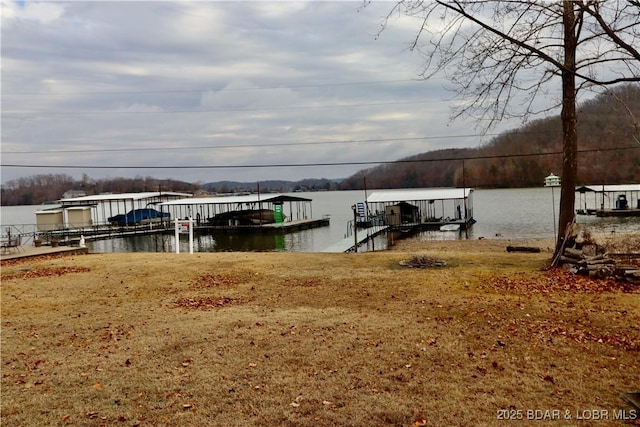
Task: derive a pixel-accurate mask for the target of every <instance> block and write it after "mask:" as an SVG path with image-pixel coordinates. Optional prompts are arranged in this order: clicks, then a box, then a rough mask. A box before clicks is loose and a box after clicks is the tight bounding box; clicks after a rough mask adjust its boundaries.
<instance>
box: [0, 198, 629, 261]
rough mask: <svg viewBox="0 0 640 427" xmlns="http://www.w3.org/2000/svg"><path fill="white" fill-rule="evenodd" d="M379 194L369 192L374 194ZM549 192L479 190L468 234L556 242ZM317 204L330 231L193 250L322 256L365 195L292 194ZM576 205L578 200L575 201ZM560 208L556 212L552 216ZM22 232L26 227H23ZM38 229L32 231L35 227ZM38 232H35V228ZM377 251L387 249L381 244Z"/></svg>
mask: <svg viewBox="0 0 640 427" xmlns="http://www.w3.org/2000/svg"><path fill="white" fill-rule="evenodd" d="M374 191H375V190H369V193H372V192H374ZM554 191H555V193H554V194H552V191H551V189H549V188H542V187H541V188H524V189H522V188H521V189H498V190H482V189H480V190H475V191H474V193H473V214H474V218H475V219H476V221H477V222H476V224H474V225H473V227H472V228H471V229H470V230H469V236H468V238H469V239H478V238H480V237H484V238H499V239H519V238H537V237H553V236H554V214H555V219H556V220H557V215H558V209H559V202H560V200H559V199H560V191H559V189H555V190H554ZM292 195H295V196H300V197H306V198H309V199H312V200H313V202H312V217H313V218H321V217H323V216H325V215H328V216H329V217H330V218H331V221H330V226H328V227H322V228H316V229H312V230H304V231H300V232H296V233H290V234H285V235H275V236H274V235H269V234H266V235H262V234H260V235H200V236H195V237H194V250H195V251H196V252H206V251H228V250H235V251H273V250H281V251H291V252H317V251H321V250H323V249H324V248H327V247H329V246H331V245H332V244H334V243H336V242H337V241H339V240H342V239H343V238H344V237H345V234H346V232H347V222H348V221H349V220H351V219H353V212H352V210H351V206H352V205H354V204H355V203H357V202H359V201H363V200H364V198H365V195H364V192H363V191H328V192H312V193H292ZM576 200H578V198H577V197H576ZM552 201H553V202H555V211H554V210H552V205H553V203H552ZM40 208H42V206H3V207H2V208H0V224H2V227H3V233H4V228H5V227H6V226H9V225H15V224H35V214H34V213H35V211H37V210H39V209H40ZM577 219H578V223H581V224H587V225H588V226H589V227H590V229H591V230H592V231H594V232H597V233H599V232H613V231H615V232H629V231H640V218H597V217H595V216H578V218H577ZM19 227H22V228H23V229H24V228H25V227H26V226H19ZM32 227H33V225H32ZM32 229H34V228H32ZM420 238H424V239H464V238H466V236H465V234H464V233H457V232H441V231H432V232H423V233H421V234H420ZM375 245H376V246H375V248H376V249H382V248H384V247H385V245H386V241H384V240H383V239H379V240H376V243H375ZM87 246H88V247H89V250H90V251H92V252H173V251H175V249H174V248H175V246H174V236H173V234H170V235H155V236H138V237H127V238H115V239H109V240H99V241H95V242H88V244H87ZM180 251H181V252H187V251H188V236H181V241H180Z"/></svg>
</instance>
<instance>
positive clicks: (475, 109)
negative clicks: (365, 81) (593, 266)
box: [381, 0, 640, 252]
mask: <svg viewBox="0 0 640 427" xmlns="http://www.w3.org/2000/svg"><path fill="white" fill-rule="evenodd" d="M400 15H402V16H409V17H413V18H415V19H416V25H417V33H416V37H415V39H414V40H413V42H412V44H411V48H412V49H414V50H415V51H417V52H420V53H421V54H422V55H423V56H424V59H425V63H424V68H423V72H422V77H423V78H426V79H428V78H431V77H433V76H435V75H436V74H439V73H441V72H442V73H444V74H445V75H446V77H447V78H448V80H449V81H451V82H452V83H453V88H452V89H453V91H454V93H455V95H456V96H455V97H454V99H457V103H455V104H454V105H453V108H452V111H453V114H452V115H453V118H454V119H455V118H460V117H462V116H468V117H471V118H472V119H474V120H476V121H477V123H478V124H479V127H480V128H482V129H483V130H488V129H490V128H491V127H493V126H495V125H496V124H497V123H498V122H500V121H501V120H503V119H505V118H510V117H520V118H522V119H523V121H526V120H527V118H528V117H530V116H532V115H534V114H540V113H544V112H548V111H551V110H553V109H555V108H556V107H561V114H560V117H561V120H562V129H563V167H562V172H561V176H562V186H561V197H560V215H559V219H558V236H557V244H556V252H558V251H559V249H560V247H561V244H562V239H563V236H564V231H565V229H566V227H567V226H568V225H569V224H570V223H571V222H572V221H573V219H574V215H575V213H574V204H575V186H576V179H577V165H578V162H577V154H578V135H577V131H576V124H577V114H576V103H577V101H578V97H579V92H580V91H586V90H592V91H602V90H606V87H609V86H612V85H616V84H619V83H624V82H638V81H640V53H639V51H638V49H637V48H636V47H637V46H640V2H637V1H632V0H561V1H547V0H449V1H444V0H425V1H419V0H416V1H399V2H398V3H396V4H395V6H394V7H393V8H392V9H391V11H390V12H389V14H388V15H387V16H386V18H385V19H384V20H383V22H382V30H381V31H384V28H385V27H386V26H387V25H389V24H390V22H391V21H392V20H393V18H394V17H396V16H400ZM554 85H556V86H555V89H554ZM558 86H559V87H561V88H562V91H561V96H559V97H556V98H555V99H554V98H553V96H550V94H552V93H557V87H558ZM636 128H637V127H636Z"/></svg>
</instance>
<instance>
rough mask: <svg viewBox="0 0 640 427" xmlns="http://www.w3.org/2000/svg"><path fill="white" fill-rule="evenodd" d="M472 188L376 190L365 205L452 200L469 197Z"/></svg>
mask: <svg viewBox="0 0 640 427" xmlns="http://www.w3.org/2000/svg"><path fill="white" fill-rule="evenodd" d="M472 191H473V189H472V188H415V189H403V190H376V191H375V192H373V193H371V194H370V195H369V197H367V203H386V202H406V201H416V200H454V199H463V198H467V197H469V195H470V194H471V192H472Z"/></svg>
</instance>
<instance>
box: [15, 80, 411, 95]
mask: <svg viewBox="0 0 640 427" xmlns="http://www.w3.org/2000/svg"><path fill="white" fill-rule="evenodd" d="M408 82H412V83H413V82H422V80H420V79H404V80H374V81H368V82H367V81H365V82H350V83H347V82H344V83H317V84H306V85H290V86H282V85H281V86H264V87H238V88H229V87H224V86H223V87H220V88H217V89H216V88H204V89H164V90H138V91H110V92H107V91H77V92H75V91H74V92H5V93H3V95H5V96H6V95H18V96H67V95H137V94H141V95H143V94H160V93H203V92H223V91H224V92H243V91H253V90H276V89H306V88H318V87H340V86H364V85H378V84H388V83H408Z"/></svg>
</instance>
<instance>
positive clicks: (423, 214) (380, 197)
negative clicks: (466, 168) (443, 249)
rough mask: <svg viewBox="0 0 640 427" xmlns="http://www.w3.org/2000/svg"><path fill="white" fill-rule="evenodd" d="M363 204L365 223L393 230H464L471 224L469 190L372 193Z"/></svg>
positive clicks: (436, 189) (447, 189)
mask: <svg viewBox="0 0 640 427" xmlns="http://www.w3.org/2000/svg"><path fill="white" fill-rule="evenodd" d="M366 204H367V210H366V212H367V213H366V215H367V216H368V218H367V220H369V221H371V222H372V223H374V224H384V225H388V226H389V227H391V228H396V229H403V228H421V229H443V230H444V229H453V228H456V229H466V228H468V227H470V226H471V225H472V224H473V223H474V222H475V220H474V219H473V189H471V188H432V189H406V190H376V191H375V192H373V193H371V195H369V196H368V197H367V201H366ZM443 227H444V228H443Z"/></svg>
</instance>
